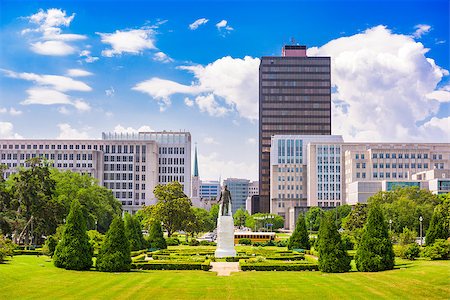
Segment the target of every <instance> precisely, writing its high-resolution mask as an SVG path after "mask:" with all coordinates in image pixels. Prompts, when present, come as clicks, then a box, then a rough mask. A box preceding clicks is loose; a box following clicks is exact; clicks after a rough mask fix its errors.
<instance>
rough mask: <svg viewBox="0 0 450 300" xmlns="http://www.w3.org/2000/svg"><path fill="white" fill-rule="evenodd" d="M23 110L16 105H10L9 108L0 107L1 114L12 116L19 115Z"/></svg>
mask: <svg viewBox="0 0 450 300" xmlns="http://www.w3.org/2000/svg"><path fill="white" fill-rule="evenodd" d="M22 113H23V112H22V111H21V110H17V109H15V108H14V107H10V108H9V109H7V108H6V107H0V114H9V115H11V116H19V115H21V114H22Z"/></svg>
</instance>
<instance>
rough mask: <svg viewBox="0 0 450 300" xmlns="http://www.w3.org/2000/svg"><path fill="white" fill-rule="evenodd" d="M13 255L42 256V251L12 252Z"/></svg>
mask: <svg viewBox="0 0 450 300" xmlns="http://www.w3.org/2000/svg"><path fill="white" fill-rule="evenodd" d="M13 255H42V250H41V249H39V250H13Z"/></svg>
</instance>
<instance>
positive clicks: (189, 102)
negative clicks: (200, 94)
mask: <svg viewBox="0 0 450 300" xmlns="http://www.w3.org/2000/svg"><path fill="white" fill-rule="evenodd" d="M194 103H195V102H194V101H192V100H191V99H189V97H186V98H184V104H186V106H189V107H192V106H194Z"/></svg>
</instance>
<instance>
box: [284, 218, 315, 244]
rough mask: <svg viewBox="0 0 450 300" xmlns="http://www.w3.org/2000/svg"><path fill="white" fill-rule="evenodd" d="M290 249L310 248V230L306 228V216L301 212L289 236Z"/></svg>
mask: <svg viewBox="0 0 450 300" xmlns="http://www.w3.org/2000/svg"><path fill="white" fill-rule="evenodd" d="M287 247H288V249H308V250H309V249H310V248H311V247H310V244H309V236H308V230H307V229H306V223H305V217H304V216H303V215H302V214H300V215H299V216H298V218H297V224H296V225H295V230H294V232H293V233H292V235H291V237H290V238H289V241H288V244H287Z"/></svg>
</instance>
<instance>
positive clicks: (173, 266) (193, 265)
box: [132, 261, 211, 271]
mask: <svg viewBox="0 0 450 300" xmlns="http://www.w3.org/2000/svg"><path fill="white" fill-rule="evenodd" d="M132 268H133V269H139V270H203V271H209V269H210V268H211V266H210V262H209V261H205V262H190V261H147V262H142V263H141V262H139V263H134V264H133V265H132Z"/></svg>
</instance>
